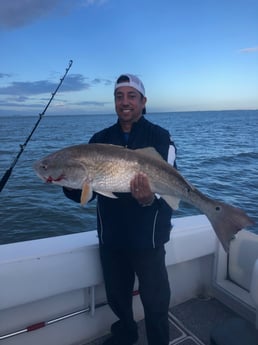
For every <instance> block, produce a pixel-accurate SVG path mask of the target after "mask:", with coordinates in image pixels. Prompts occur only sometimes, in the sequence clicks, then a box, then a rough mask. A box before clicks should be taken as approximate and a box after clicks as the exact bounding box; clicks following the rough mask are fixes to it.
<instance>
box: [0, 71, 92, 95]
mask: <svg viewBox="0 0 258 345" xmlns="http://www.w3.org/2000/svg"><path fill="white" fill-rule="evenodd" d="M0 75H1V74H0ZM85 79H86V78H85V77H83V76H82V75H81V74H70V75H68V76H67V77H66V78H65V80H64V82H63V84H62V86H61V88H60V90H59V92H68V91H69V92H70V91H81V90H87V89H89V88H90V86H91V84H90V83H87V82H85ZM56 87H57V83H54V82H52V81H49V80H39V81H27V82H19V81H13V82H12V83H11V84H10V85H8V86H4V87H0V95H12V96H19V97H21V96H28V95H40V94H44V93H50V92H53V91H54V90H55V89H56Z"/></svg>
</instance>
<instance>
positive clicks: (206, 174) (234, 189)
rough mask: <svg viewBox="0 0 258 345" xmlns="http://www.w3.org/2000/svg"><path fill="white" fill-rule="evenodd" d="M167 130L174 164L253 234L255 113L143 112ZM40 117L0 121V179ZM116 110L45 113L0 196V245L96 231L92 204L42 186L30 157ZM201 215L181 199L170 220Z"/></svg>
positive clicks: (77, 139) (76, 137)
mask: <svg viewBox="0 0 258 345" xmlns="http://www.w3.org/2000/svg"><path fill="white" fill-rule="evenodd" d="M146 117H147V118H148V119H150V120H151V121H153V122H154V123H157V124H159V125H161V126H163V127H165V128H167V129H168V130H169V131H170V133H171V136H172V138H173V140H174V142H175V144H176V146H177V165H178V169H179V171H180V173H181V174H183V176H184V177H186V178H187V179H188V180H189V181H190V182H191V183H192V184H193V185H195V186H196V187H197V188H198V189H200V190H201V191H202V192H203V193H205V194H207V195H209V196H210V197H212V198H215V199H219V200H222V201H224V202H227V203H230V204H233V205H235V206H238V207H241V208H243V209H244V210H245V211H246V212H247V213H248V214H249V215H250V216H251V217H252V218H253V219H254V220H255V221H256V225H254V226H253V227H250V228H249V229H250V231H253V232H256V233H258V225H257V224H258V212H257V197H258V193H257V190H258V110H256V111H214V112H181V113H161V114H148V115H147V116H146ZM37 119H38V117H37V116H35V117H34V116H31V117H26V116H24V117H15V116H13V117H1V118H0V138H1V146H0V179H1V178H2V176H3V175H4V173H5V171H6V170H7V169H8V168H9V167H10V165H11V163H12V162H13V160H14V159H15V157H16V155H17V153H18V152H19V150H20V145H21V144H23V143H24V142H25V140H26V138H27V137H28V135H29V133H30V131H31V130H32V128H33V126H34V124H35V123H36V121H37ZM114 121H116V115H84V116H47V114H46V115H45V116H44V117H43V118H42V120H41V122H40V125H39V127H38V128H37V130H36V131H35V133H34V134H33V136H32V138H31V140H30V141H29V143H28V144H27V146H26V148H25V150H24V152H23V154H22V155H21V157H20V159H19V161H18V163H17V164H16V166H15V167H14V169H13V172H12V175H11V177H10V179H9V180H8V182H7V184H6V185H5V187H4V189H3V190H2V192H1V193H0V200H1V208H0V244H4V243H12V242H18V241H24V240H31V239H38V238H44V237H50V236H58V235H64V234H69V233H76V232H82V231H90V230H94V229H96V213H95V202H92V203H90V204H89V205H88V206H86V207H81V206H80V205H79V204H76V203H74V202H72V201H71V200H69V199H67V198H65V197H64V195H63V193H62V189H61V188H60V187H59V186H54V185H48V184H45V183H43V182H42V181H41V180H40V179H39V178H38V177H37V176H36V175H35V173H34V171H33V169H32V164H33V162H34V161H35V160H37V159H39V158H41V157H43V156H45V155H47V154H49V153H51V152H53V151H55V150H58V149H61V148H63V147H65V146H69V145H75V144H79V143H85V142H87V141H88V139H89V138H90V137H91V135H92V134H93V133H95V132H96V131H98V130H100V129H102V128H104V127H106V126H109V125H111V124H113V123H114ZM193 214H199V211H198V210H196V209H194V208H193V207H191V206H189V205H186V204H184V203H182V204H181V207H180V209H179V210H178V211H176V212H175V213H174V217H183V216H186V215H193Z"/></svg>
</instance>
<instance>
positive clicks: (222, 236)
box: [34, 144, 254, 251]
mask: <svg viewBox="0 0 258 345" xmlns="http://www.w3.org/2000/svg"><path fill="white" fill-rule="evenodd" d="M34 169H35V171H36V173H37V175H38V176H39V177H40V178H42V179H43V180H44V181H46V182H49V183H53V184H57V185H60V186H64V187H70V188H74V189H82V196H81V203H82V204H85V203H87V202H88V201H89V200H90V199H91V197H92V192H93V191H95V192H97V193H99V194H102V195H105V196H107V197H110V198H116V196H115V195H114V194H113V193H116V192H119V193H121V192H130V181H131V180H132V179H133V178H134V176H135V175H136V174H137V173H139V172H142V173H145V174H146V175H147V176H148V179H149V183H150V187H151V190H152V191H153V192H154V193H157V194H159V195H160V196H161V197H162V198H163V199H164V200H165V201H166V202H167V204H168V205H169V206H170V207H171V208H173V209H177V208H178V206H179V202H180V200H182V201H184V202H186V203H189V204H191V205H193V206H194V207H196V208H198V209H199V210H200V211H201V212H203V213H204V214H205V215H206V216H207V217H208V219H209V221H210V222H211V224H212V227H213V229H214V230H215V232H216V234H217V236H218V238H219V240H220V242H221V243H222V245H223V247H224V249H225V251H228V249H229V242H230V240H231V239H232V238H233V236H234V234H235V233H237V232H238V231H239V230H241V229H243V228H244V227H246V226H249V225H253V224H254V222H253V221H252V220H251V219H250V218H249V217H248V216H247V215H246V214H245V213H244V211H242V210H241V209H239V208H236V207H233V206H230V205H227V204H225V203H222V202H219V201H216V200H212V199H211V198H209V197H207V196H206V195H204V194H202V193H201V192H200V191H199V190H197V189H196V188H195V187H194V186H192V185H191V184H190V183H189V182H188V181H187V180H185V179H184V177H183V176H182V175H180V173H179V172H178V171H177V170H176V169H174V168H173V167H172V166H171V165H170V164H168V163H167V162H166V161H164V160H163V159H162V158H161V157H160V156H159V154H158V153H157V151H155V150H154V149H153V148H147V149H138V150H129V149H127V148H124V147H120V146H116V145H110V144H82V145H76V146H71V147H67V148H64V149H62V150H59V151H57V152H55V153H53V154H50V155H48V156H47V157H45V158H43V159H41V160H39V161H37V162H36V163H35V164H34Z"/></svg>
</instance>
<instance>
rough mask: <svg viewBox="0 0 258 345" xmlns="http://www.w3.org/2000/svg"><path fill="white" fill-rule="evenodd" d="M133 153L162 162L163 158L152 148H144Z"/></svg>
mask: <svg viewBox="0 0 258 345" xmlns="http://www.w3.org/2000/svg"><path fill="white" fill-rule="evenodd" d="M135 151H137V152H139V153H143V154H145V155H147V156H150V157H155V158H157V159H160V160H163V161H164V159H163V157H162V156H161V155H160V154H159V153H158V151H157V150H155V148H154V147H144V148H143V149H136V150H135Z"/></svg>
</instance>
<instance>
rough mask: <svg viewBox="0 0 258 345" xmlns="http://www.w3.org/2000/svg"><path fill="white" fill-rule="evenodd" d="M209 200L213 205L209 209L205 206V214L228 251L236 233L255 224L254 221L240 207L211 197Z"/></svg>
mask: <svg viewBox="0 0 258 345" xmlns="http://www.w3.org/2000/svg"><path fill="white" fill-rule="evenodd" d="M207 201H209V204H211V206H212V207H209V208H208V209H207V207H205V214H206V216H207V217H208V219H209V221H210V222H211V225H212V227H213V229H214V231H215V233H216V235H217V236H218V238H219V240H220V242H221V244H222V246H223V248H224V249H225V251H226V252H227V253H228V251H229V244H230V241H231V240H232V239H233V238H234V235H235V234H236V233H237V232H238V231H240V230H242V229H243V228H245V227H247V226H250V225H254V221H253V220H252V219H251V218H250V217H249V216H248V215H247V214H246V213H245V212H244V211H243V210H241V209H240V208H237V207H234V206H231V205H228V204H225V203H223V202H219V201H214V200H211V199H208V200H207ZM206 206H207V205H206Z"/></svg>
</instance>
